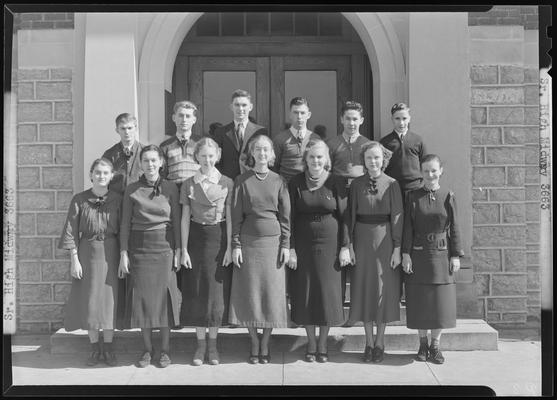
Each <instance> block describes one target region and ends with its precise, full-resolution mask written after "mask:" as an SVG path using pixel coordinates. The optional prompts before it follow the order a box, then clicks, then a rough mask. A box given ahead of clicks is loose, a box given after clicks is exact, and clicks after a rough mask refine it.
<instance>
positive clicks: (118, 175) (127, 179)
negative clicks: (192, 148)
mask: <svg viewBox="0 0 557 400" xmlns="http://www.w3.org/2000/svg"><path fill="white" fill-rule="evenodd" d="M116 133H117V134H118V135H119V136H120V141H119V142H118V143H116V144H115V145H114V146H112V147H111V148H109V149H108V150H106V151H105V152H104V154H103V157H104V158H106V159H108V160H110V162H111V163H112V165H113V166H114V178H112V181H111V182H110V185H109V188H110V189H111V190H114V191H115V192H118V193H119V194H121V195H123V194H124V190H125V189H126V186H127V185H129V184H130V183H133V182H135V181H137V180H138V179H139V177H140V176H141V174H142V171H141V168H140V160H139V153H140V152H141V149H142V148H143V145H142V144H141V143H139V141H138V138H137V118H135V117H134V116H133V115H131V114H128V113H123V114H120V115H118V116H117V117H116Z"/></svg>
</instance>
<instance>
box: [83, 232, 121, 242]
mask: <svg viewBox="0 0 557 400" xmlns="http://www.w3.org/2000/svg"><path fill="white" fill-rule="evenodd" d="M105 239H116V235H115V234H113V233H109V234H106V233H97V234H96V235H93V236H91V237H90V238H88V239H87V240H89V241H90V242H92V241H101V242H102V241H103V240H105Z"/></svg>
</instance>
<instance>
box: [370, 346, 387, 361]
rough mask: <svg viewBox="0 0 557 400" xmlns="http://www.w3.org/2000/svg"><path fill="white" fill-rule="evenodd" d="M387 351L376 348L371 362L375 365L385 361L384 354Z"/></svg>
mask: <svg viewBox="0 0 557 400" xmlns="http://www.w3.org/2000/svg"><path fill="white" fill-rule="evenodd" d="M384 352H385V350H384V349H382V348H381V347H374V348H373V352H372V353H371V361H372V362H374V363H380V362H381V361H383V354H384Z"/></svg>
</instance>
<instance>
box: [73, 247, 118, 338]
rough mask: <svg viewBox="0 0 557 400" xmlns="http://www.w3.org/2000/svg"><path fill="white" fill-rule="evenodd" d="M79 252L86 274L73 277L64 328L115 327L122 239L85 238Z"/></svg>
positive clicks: (92, 328) (94, 328)
mask: <svg viewBox="0 0 557 400" xmlns="http://www.w3.org/2000/svg"><path fill="white" fill-rule="evenodd" d="M78 255H79V261H80V263H81V267H82V270H83V275H82V277H81V279H75V278H72V287H71V289H70V295H69V297H68V301H67V303H66V306H65V309H64V329H66V330H67V331H74V330H76V329H85V330H97V329H114V327H115V324H116V307H117V299H118V262H119V259H120V256H119V244H118V239H117V238H116V237H107V238H105V240H104V241H99V240H91V241H89V240H81V241H80V242H79V248H78Z"/></svg>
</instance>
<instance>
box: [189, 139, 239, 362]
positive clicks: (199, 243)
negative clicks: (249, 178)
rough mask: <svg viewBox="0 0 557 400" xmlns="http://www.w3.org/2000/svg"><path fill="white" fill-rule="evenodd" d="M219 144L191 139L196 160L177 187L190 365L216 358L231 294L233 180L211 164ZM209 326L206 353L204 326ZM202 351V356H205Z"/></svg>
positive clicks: (217, 158)
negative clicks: (193, 340)
mask: <svg viewBox="0 0 557 400" xmlns="http://www.w3.org/2000/svg"><path fill="white" fill-rule="evenodd" d="M220 156H221V149H220V147H219V146H218V144H217V143H216V142H215V141H214V140H213V139H211V138H203V139H201V140H200V141H199V142H197V143H196V145H195V148H194V151H193V158H194V159H195V160H196V161H197V162H198V163H199V164H200V166H201V168H200V169H199V170H198V171H197V173H196V174H195V175H194V176H192V177H190V178H188V179H187V180H186V181H185V182H184V183H183V184H182V187H181V190H180V203H182V261H181V264H182V265H183V266H184V269H183V270H182V308H181V310H180V324H181V325H183V326H195V327H196V334H197V350H196V351H195V354H194V356H193V362H192V363H193V365H201V364H203V361H204V359H205V358H207V359H208V361H209V363H210V364H212V365H217V364H218V363H219V353H218V351H217V335H218V331H219V326H221V324H222V322H223V321H224V322H225V323H226V322H227V319H228V318H227V314H228V310H227V309H228V296H229V295H230V278H231V274H232V269H231V268H227V266H228V265H229V264H230V263H231V247H230V246H231V243H230V238H231V236H232V218H231V215H230V214H231V212H230V203H231V199H232V187H233V182H232V179H230V178H228V177H227V176H225V175H222V174H221V173H220V172H219V171H218V170H217V169H216V168H215V163H217V162H218V161H219V159H220ZM207 328H208V330H209V348H208V352H207V342H206V332H205V331H206V330H207ZM206 352H207V355H206Z"/></svg>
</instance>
